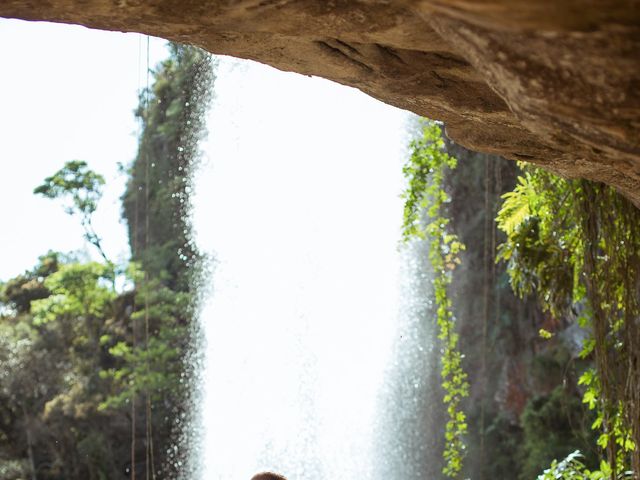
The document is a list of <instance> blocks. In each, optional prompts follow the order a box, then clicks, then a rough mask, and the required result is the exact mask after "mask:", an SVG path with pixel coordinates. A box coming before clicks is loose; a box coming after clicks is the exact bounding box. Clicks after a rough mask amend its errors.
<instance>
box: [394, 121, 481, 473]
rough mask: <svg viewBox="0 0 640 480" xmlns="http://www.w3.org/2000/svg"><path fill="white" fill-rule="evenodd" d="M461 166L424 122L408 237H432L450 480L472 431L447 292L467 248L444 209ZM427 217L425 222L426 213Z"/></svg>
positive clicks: (407, 169)
mask: <svg viewBox="0 0 640 480" xmlns="http://www.w3.org/2000/svg"><path fill="white" fill-rule="evenodd" d="M455 167H456V160H455V158H453V157H451V156H449V155H448V154H447V153H446V152H445V151H444V142H443V140H442V137H441V130H440V126H439V125H438V124H436V123H433V122H429V121H424V122H423V124H422V137H421V138H419V139H416V140H414V141H413V142H412V143H411V156H410V158H409V160H408V162H407V163H406V165H405V166H404V168H403V173H404V176H405V178H406V179H407V180H408V187H407V189H406V190H405V192H404V194H403V198H404V200H405V206H404V221H403V237H404V239H405V241H406V240H408V239H410V238H411V237H420V238H428V239H429V261H430V262H431V266H432V268H433V271H434V279H433V289H434V296H435V308H436V321H437V324H438V339H439V340H440V342H441V348H442V350H441V377H442V387H443V389H444V391H445V396H444V402H445V404H446V407H447V416H448V420H447V423H446V426H445V448H444V452H443V457H444V460H445V466H444V468H443V474H444V475H445V476H447V477H450V478H456V477H458V476H459V474H460V471H461V470H462V465H463V460H464V455H465V445H464V441H463V438H464V435H465V434H466V433H467V420H466V415H465V413H464V412H463V411H462V408H461V406H460V403H461V401H462V399H463V398H464V397H466V396H468V394H469V383H468V381H467V374H466V373H465V371H464V369H463V367H462V358H463V356H462V353H461V352H460V351H459V348H458V344H459V336H458V333H457V332H456V328H455V325H456V324H455V318H454V316H453V312H452V304H451V299H450V298H449V292H448V288H449V285H450V284H451V276H452V274H453V270H454V269H455V268H456V266H457V265H458V264H460V258H459V254H460V252H461V251H463V250H464V245H463V244H462V242H460V241H459V239H458V237H457V236H456V235H455V234H454V233H451V232H450V231H449V228H448V225H449V219H448V218H446V216H445V212H444V205H445V204H446V203H447V202H448V201H449V198H448V195H447V193H446V192H445V190H444V187H443V180H444V175H445V172H446V170H448V169H454V168H455ZM424 212H426V216H427V218H428V220H427V223H426V225H425V224H424V222H423V213H424Z"/></svg>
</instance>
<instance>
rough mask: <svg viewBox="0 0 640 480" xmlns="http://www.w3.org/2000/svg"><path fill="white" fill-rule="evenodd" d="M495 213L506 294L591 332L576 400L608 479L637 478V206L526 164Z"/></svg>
mask: <svg viewBox="0 0 640 480" xmlns="http://www.w3.org/2000/svg"><path fill="white" fill-rule="evenodd" d="M523 168H524V169H525V173H524V175H523V176H522V177H520V178H519V183H518V185H517V186H516V188H515V189H514V190H513V191H512V192H509V193H508V194H506V195H505V196H504V198H505V202H504V205H503V208H502V210H501V211H500V213H499V214H498V217H497V220H498V224H499V226H500V228H501V229H502V230H503V231H504V232H505V233H506V234H507V241H506V242H505V243H504V244H503V245H501V246H500V249H499V259H502V260H504V261H507V262H508V272H509V275H510V280H511V284H512V286H513V288H514V290H515V291H516V292H517V293H519V294H521V295H526V294H535V295H536V296H537V298H538V299H539V302H540V304H541V305H542V306H543V308H545V309H546V310H547V311H549V312H550V313H551V314H552V315H553V316H555V317H557V318H561V317H577V321H578V322H579V323H580V325H582V326H583V327H585V328H587V329H589V330H590V332H591V338H590V339H589V340H588V341H586V342H585V344H584V348H583V351H582V354H581V356H582V357H583V358H587V357H592V358H593V359H594V365H595V366H594V368H593V369H590V370H588V371H587V372H585V373H584V375H583V376H582V378H581V379H580V383H581V384H582V385H584V386H585V388H586V390H585V393H584V399H583V401H584V402H585V403H586V404H587V405H588V406H589V408H591V409H593V410H596V412H597V414H598V417H597V419H596V421H595V422H594V424H593V428H596V429H600V431H601V435H600V437H599V439H598V445H599V446H600V447H601V448H602V449H603V451H604V452H605V454H606V458H607V462H606V466H605V464H603V466H602V467H601V469H600V472H603V471H604V472H606V476H607V477H609V478H611V479H612V480H613V479H616V478H620V476H621V475H627V473H626V472H625V471H626V470H627V469H628V468H632V469H633V471H634V472H635V476H634V478H637V476H638V473H639V472H640V454H639V452H638V449H637V448H636V445H640V427H639V422H640V402H639V397H640V383H639V382H640V362H639V360H640V359H639V358H638V355H639V354H638V352H639V351H640V329H639V327H638V320H639V317H640V300H639V297H640V295H639V286H640V210H638V209H637V208H636V207H635V206H634V205H633V204H632V203H631V202H629V201H628V200H627V199H625V198H624V197H622V196H621V195H619V194H618V193H617V192H616V191H615V190H613V189H612V188H609V187H606V186H604V185H602V184H596V183H592V182H588V181H569V180H563V179H561V178H559V177H556V176H554V175H552V174H550V173H548V172H545V171H543V170H539V169H534V168H532V167H525V166H523Z"/></svg>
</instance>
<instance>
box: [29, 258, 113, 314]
mask: <svg viewBox="0 0 640 480" xmlns="http://www.w3.org/2000/svg"><path fill="white" fill-rule="evenodd" d="M113 277H114V271H113V266H112V265H110V264H109V265H104V264H101V263H97V262H89V263H86V264H80V263H72V264H67V265H62V266H61V267H60V268H59V270H58V271H56V272H55V273H52V274H51V275H49V276H48V277H47V278H46V279H45V281H44V286H45V288H46V289H47V290H48V291H49V292H50V295H49V296H48V297H47V298H43V299H40V300H34V301H32V302H31V312H32V313H33V316H34V323H35V324H39V323H47V322H50V321H53V320H56V319H57V318H60V317H63V316H75V317H90V316H93V317H104V316H106V315H107V311H108V308H109V307H110V305H111V302H113V300H114V298H115V296H116V293H115V291H114V290H113V289H112V287H111V285H112V282H113Z"/></svg>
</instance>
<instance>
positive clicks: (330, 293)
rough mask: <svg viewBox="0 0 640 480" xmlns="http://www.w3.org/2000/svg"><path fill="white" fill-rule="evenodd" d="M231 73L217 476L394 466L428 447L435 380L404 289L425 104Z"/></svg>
mask: <svg viewBox="0 0 640 480" xmlns="http://www.w3.org/2000/svg"><path fill="white" fill-rule="evenodd" d="M217 76H218V78H217V81H216V85H215V95H216V99H215V100H214V104H213V107H212V109H211V113H210V118H209V121H208V128H209V140H208V142H207V143H206V144H205V145H204V147H203V150H204V152H205V162H204V165H203V167H202V168H201V170H200V172H199V173H198V175H197V181H196V185H195V196H194V218H193V221H194V225H195V228H196V235H197V237H196V238H197V241H198V244H199V246H200V248H201V249H202V250H204V251H206V252H210V253H212V255H213V256H214V257H215V258H216V265H215V273H214V275H213V278H212V282H213V288H212V294H211V295H210V297H209V299H208V301H207V302H206V304H205V306H204V309H203V312H202V323H203V331H204V332H205V335H206V344H207V346H206V352H205V356H206V360H205V370H204V373H203V378H204V383H205V385H204V389H203V393H202V396H203V398H202V419H201V422H202V430H203V431H204V439H203V446H202V448H201V452H202V453H201V456H202V458H200V459H199V462H200V464H201V479H203V480H204V479H207V480H209V479H211V480H214V479H225V480H227V479H229V480H231V479H238V480H244V479H246V480H248V479H249V478H250V477H251V475H253V474H254V473H256V472H257V471H260V470H273V471H277V472H281V473H283V474H285V475H287V476H288V477H289V478H290V479H291V480H296V479H309V480H314V479H329V478H331V479H356V478H357V479H377V478H382V475H381V472H385V471H389V469H393V468H395V467H394V465H396V463H397V462H404V461H411V459H410V458H409V457H410V456H411V455H410V454H408V453H407V451H406V450H407V449H414V447H415V444H416V443H421V444H422V448H425V447H428V444H427V443H425V442H422V441H419V442H416V441H415V438H414V437H415V432H414V433H412V431H414V430H415V429H416V428H419V427H420V426H419V425H415V424H412V421H411V419H412V418H417V417H416V415H419V413H418V410H419V409H420V408H423V407H424V402H423V401H421V400H416V398H417V394H418V393H419V392H421V391H423V390H424V385H426V383H428V382H426V381H424V375H422V374H420V373H419V374H418V375H417V376H416V375H413V374H408V376H407V374H406V372H404V371H403V370H407V369H408V370H412V369H415V368H416V367H417V368H418V369H422V370H427V369H428V365H427V363H428V362H427V363H425V361H426V360H425V359H427V358H428V355H427V353H428V352H427V351H428V350H429V345H428V339H425V338H424V332H421V331H418V330H420V328H417V327H416V325H417V324H416V322H419V319H417V316H416V315H414V314H412V313H410V314H407V311H409V310H410V311H412V312H415V311H416V308H414V307H415V306H413V307H412V306H409V307H408V306H407V305H404V306H403V302H402V301H401V298H403V297H404V295H402V292H405V293H406V291H407V288H406V281H402V280H401V272H402V271H403V270H404V271H406V268H404V267H403V258H405V257H406V255H405V257H403V255H402V254H401V253H400V252H399V249H398V241H399V237H400V236H399V233H400V224H401V217H402V201H401V199H400V197H399V195H400V192H401V190H402V176H401V165H402V162H403V157H404V154H405V153H406V152H405V149H406V143H407V138H408V134H407V122H408V119H409V115H408V114H407V113H406V112H402V111H400V110H398V109H395V108H393V107H390V106H387V105H384V104H382V103H380V102H378V101H375V100H373V99H372V98H370V97H367V96H366V95H364V94H362V93H361V92H359V91H356V90H353V89H350V88H347V87H343V86H340V85H337V84H334V83H331V82H328V81H325V80H322V79H318V78H308V77H303V76H300V75H295V74H289V73H283V72H280V71H277V70H274V69H272V68H269V67H265V66H263V65H259V64H255V63H251V62H241V61H237V60H232V59H227V58H222V59H220V63H219V66H218V69H217ZM414 270H415V269H414ZM414 273H415V272H414ZM403 285H405V286H404V287H403ZM412 288H413V287H412ZM405 303H406V302H405ZM408 309H409V310H408ZM418 310H419V308H418ZM407 381H408V382H409V387H408V388H407V386H406V385H405V384H406V383H407ZM416 382H418V383H419V384H420V385H422V386H421V387H420V386H416V385H415V384H416ZM420 382H422V383H420ZM421 389H422V390H421ZM394 409H395V410H396V411H395V413H394V412H393V411H392V410H394ZM398 411H401V412H404V413H402V414H401V415H400V417H402V418H400V417H398V416H397V415H398ZM407 418H408V419H409V420H408V423H407V425H406V427H407V429H408V430H409V431H400V430H401V429H399V428H398V425H404V423H403V422H405V423H406V421H407ZM398 419H400V420H398ZM403 419H404V420H403ZM396 420H397V421H396ZM416 421H418V420H416ZM403 428H404V427H403ZM390 435H391V436H392V437H393V438H389V436H390ZM412 438H413V439H414V440H411V439H412ZM403 439H409V440H410V441H409V442H408V443H407V444H406V445H405V444H404V443H403ZM423 453H424V452H423ZM387 456H394V457H395V460H393V459H390V458H387ZM405 457H406V458H407V459H409V460H402V459H403V458H405ZM394 462H396V463H394ZM418 470H420V469H419V468H417V467H416V471H418ZM407 471H409V470H407ZM416 475H417V476H416V477H415V478H420V475H419V474H418V473H417V474H416ZM385 478H388V477H385ZM398 478H401V477H398ZM403 478H408V477H403Z"/></svg>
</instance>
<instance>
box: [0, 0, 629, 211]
mask: <svg viewBox="0 0 640 480" xmlns="http://www.w3.org/2000/svg"><path fill="white" fill-rule="evenodd" d="M0 16H4V17H10V18H22V19H26V20H48V21H54V22H64V23H75V24H81V25H85V26H87V27H91V28H100V29H105V30H118V31H137V32H142V33H148V34H151V35H156V36H160V37H164V38H167V39H170V40H175V41H180V42H187V43H192V44H196V45H199V46H201V47H203V48H205V49H207V50H210V51H212V52H214V53H219V54H227V55H233V56H236V57H242V58H250V59H253V60H257V61H260V62H263V63H267V64H270V65H273V66H274V67H276V68H279V69H282V70H290V71H295V72H298V73H302V74H307V75H318V76H322V77H325V78H328V79H331V80H334V81H337V82H340V83H343V84H345V85H350V86H353V87H356V88H359V89H360V90H362V91H364V92H365V93H367V94H369V95H371V96H373V97H376V98H378V99H380V100H382V101H384V102H386V103H389V104H392V105H395V106H398V107H400V108H404V109H407V110H411V111H413V112H415V113H418V114H420V115H424V116H427V117H430V118H434V119H438V120H442V121H444V122H445V123H446V125H447V132H448V134H449V136H451V137H452V138H453V139H455V140H456V141H457V142H458V143H460V144H462V145H464V146H466V147H468V148H470V149H472V150H477V151H482V152H487V153H493V154H498V155H502V156H504V157H507V158H510V159H521V160H526V161H530V162H534V163H536V164H539V165H542V166H544V167H546V168H548V169H550V170H552V171H555V172H557V173H560V174H563V175H565V176H569V177H585V178H589V179H592V180H599V181H603V182H606V183H608V184H610V185H613V186H615V187H616V188H617V189H618V190H619V191H621V192H622V193H624V194H625V195H626V196H627V197H629V198H631V199H632V200H634V202H636V204H640V134H639V131H640V1H613V0H599V1H588V0H582V1H578V0H564V1H562V0H556V1H554V0H541V1H537V2H531V1H528V0H479V1H467V0H236V1H230V0H225V1H222V0H209V1H207V0H145V1H142V0H47V1H46V2H44V1H42V0H4V1H3V2H1V3H0Z"/></svg>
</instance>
